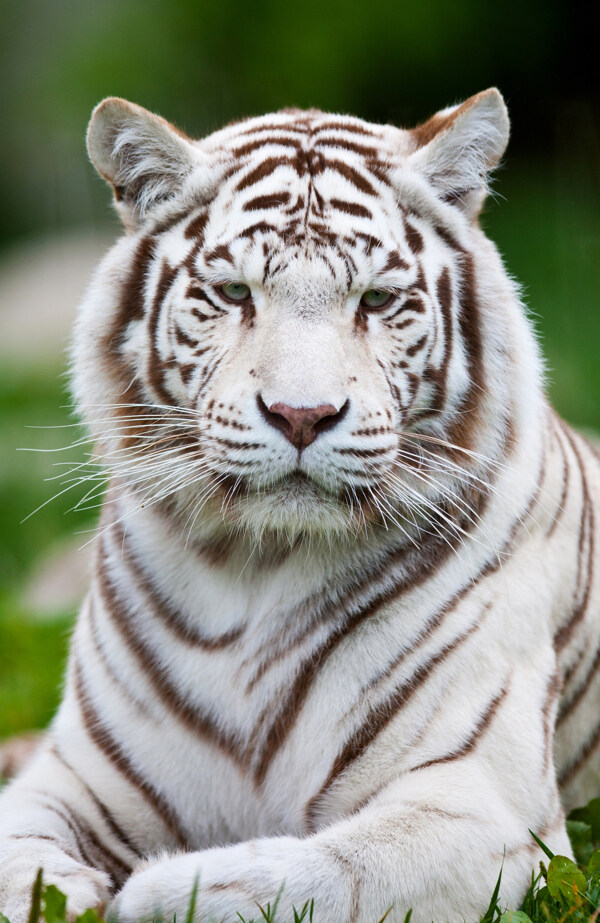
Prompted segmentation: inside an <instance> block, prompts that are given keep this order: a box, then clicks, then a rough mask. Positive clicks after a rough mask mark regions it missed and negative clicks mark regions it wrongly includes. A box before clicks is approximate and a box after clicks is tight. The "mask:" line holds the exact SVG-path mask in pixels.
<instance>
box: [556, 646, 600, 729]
mask: <svg viewBox="0 0 600 923" xmlns="http://www.w3.org/2000/svg"><path fill="white" fill-rule="evenodd" d="M583 653H586V649H585V648H584V650H583ZM579 660H580V658H578V661H577V662H578V663H579ZM599 668H600V646H599V647H598V649H597V651H596V653H595V655H594V659H593V660H592V662H591V664H590V666H589V667H588V669H587V672H586V674H585V676H584V678H583V680H582V681H581V683H580V685H579V686H578V687H577V689H576V691H575V693H574V695H573V696H572V697H571V698H570V699H569V700H568V701H562V702H561V703H560V708H559V712H558V718H557V719H556V723H557V725H560V724H562V723H563V721H565V720H566V719H567V718H568V717H569V716H570V715H571V714H572V712H573V711H574V710H575V709H576V708H577V706H578V705H579V703H580V702H581V700H582V699H583V697H584V696H585V695H586V694H587V692H588V690H589V688H590V686H591V685H592V682H593V681H594V680H595V679H596V678H597V676H598V669H599ZM569 678H570V677H569ZM566 682H567V677H566V675H565V684H566Z"/></svg>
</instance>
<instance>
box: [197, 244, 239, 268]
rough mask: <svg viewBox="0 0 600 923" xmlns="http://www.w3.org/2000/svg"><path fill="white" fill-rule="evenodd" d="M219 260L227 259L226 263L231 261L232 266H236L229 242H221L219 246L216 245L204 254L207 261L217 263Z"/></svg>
mask: <svg viewBox="0 0 600 923" xmlns="http://www.w3.org/2000/svg"><path fill="white" fill-rule="evenodd" d="M217 260H225V262H226V263H231V265H232V266H235V260H234V259H233V256H232V255H231V250H230V249H229V247H228V246H227V244H219V245H218V247H214V249H212V250H209V251H208V253H205V254H204V262H205V263H215V262H216V261H217Z"/></svg>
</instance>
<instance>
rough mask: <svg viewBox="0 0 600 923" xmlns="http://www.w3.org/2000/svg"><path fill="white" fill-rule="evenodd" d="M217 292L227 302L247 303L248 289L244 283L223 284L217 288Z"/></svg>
mask: <svg viewBox="0 0 600 923" xmlns="http://www.w3.org/2000/svg"><path fill="white" fill-rule="evenodd" d="M219 291H220V292H221V294H222V295H223V296H224V297H225V298H226V299H227V300H228V301H248V299H249V298H250V287H249V286H248V285H246V284H245V283H244V282H225V283H223V285H220V286H219Z"/></svg>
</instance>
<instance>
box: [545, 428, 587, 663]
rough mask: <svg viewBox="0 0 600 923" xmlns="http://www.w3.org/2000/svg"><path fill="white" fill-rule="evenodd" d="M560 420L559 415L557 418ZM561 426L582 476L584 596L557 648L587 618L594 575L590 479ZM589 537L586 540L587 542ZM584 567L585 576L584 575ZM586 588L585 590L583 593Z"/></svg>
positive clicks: (580, 567) (559, 634)
mask: <svg viewBox="0 0 600 923" xmlns="http://www.w3.org/2000/svg"><path fill="white" fill-rule="evenodd" d="M557 419H559V418H557ZM560 425H561V426H562V428H563V432H564V434H565V436H566V437H567V441H568V443H569V445H570V446H571V449H572V450H573V454H574V455H575V459H576V461H577V466H578V468H579V473H580V478H581V490H582V514H581V526H580V530H579V543H578V562H577V584H578V585H577V589H576V593H577V595H578V596H579V595H580V594H581V598H580V599H579V600H578V601H577V602H576V604H575V606H574V608H573V611H572V613H571V615H570V617H569V619H568V621H567V622H566V623H565V624H564V625H562V626H561V627H560V628H559V630H558V631H557V632H556V634H555V636H554V649H555V650H556V651H561V650H562V649H563V648H564V647H565V646H566V645H567V644H568V643H569V641H570V640H571V638H572V636H573V632H574V631H575V629H576V628H577V626H578V625H579V624H580V623H581V622H582V621H583V619H584V618H585V614H586V612H587V608H588V604H589V601H590V595H591V590H592V582H593V577H594V523H595V516H594V508H593V505H592V502H591V497H590V491H589V487H588V482H587V476H586V472H585V466H584V463H583V459H582V457H581V453H580V452H579V449H578V448H577V444H576V441H575V438H574V436H573V433H572V432H571V430H570V429H569V427H568V426H567V424H566V423H563V421H562V420H560ZM586 539H587V542H586ZM586 545H587V549H586ZM586 552H587V561H586V565H585V568H584V564H583V558H584V556H585V555H586ZM584 569H585V576H582V574H583V572H584ZM582 587H583V592H582Z"/></svg>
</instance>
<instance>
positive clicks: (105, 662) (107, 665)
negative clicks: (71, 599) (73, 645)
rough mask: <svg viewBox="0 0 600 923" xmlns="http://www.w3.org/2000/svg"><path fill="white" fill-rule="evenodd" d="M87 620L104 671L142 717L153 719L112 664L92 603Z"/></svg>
mask: <svg viewBox="0 0 600 923" xmlns="http://www.w3.org/2000/svg"><path fill="white" fill-rule="evenodd" d="M87 618H88V622H89V626H90V629H91V634H92V644H93V645H94V649H95V651H96V653H97V655H98V657H99V659H100V661H101V663H102V666H103V667H104V669H105V670H106V673H107V674H108V677H109V679H110V682H111V683H112V684H113V685H114V687H115V688H116V689H119V690H120V691H121V692H122V694H123V696H124V697H125V698H126V699H128V700H129V701H130V702H132V703H133V705H134V706H135V707H136V708H137V709H139V711H140V712H141V714H142V715H144V716H145V717H146V718H150V719H152V717H153V716H152V713H151V711H150V709H149V708H148V705H147V704H146V702H143V701H142V700H141V699H139V698H138V697H137V696H136V695H134V693H133V692H132V691H131V690H130V689H129V688H128V686H126V685H125V683H124V682H123V680H122V679H121V677H120V676H119V675H118V674H117V671H116V670H115V668H114V667H113V665H112V663H111V662H110V660H109V659H108V655H107V653H106V651H105V650H104V645H103V643H102V641H101V639H100V636H99V634H98V624H97V621H96V613H95V609H94V605H93V603H92V602H90V604H89V606H88V610H87Z"/></svg>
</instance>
